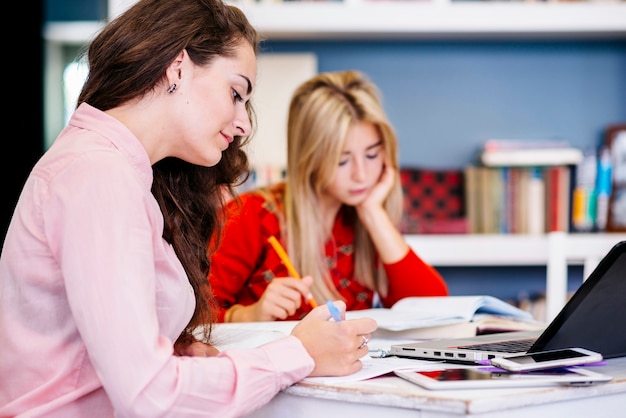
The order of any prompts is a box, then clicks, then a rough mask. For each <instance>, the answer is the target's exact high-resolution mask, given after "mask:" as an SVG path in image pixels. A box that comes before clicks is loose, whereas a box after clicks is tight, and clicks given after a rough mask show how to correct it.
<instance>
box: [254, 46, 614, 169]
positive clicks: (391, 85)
mask: <svg viewBox="0 0 626 418" xmlns="http://www.w3.org/2000/svg"><path fill="white" fill-rule="evenodd" d="M265 50H266V51H268V52H313V53H315V54H316V55H317V57H318V62H319V71H334V70H344V69H357V70H361V71H363V72H365V73H367V74H368V75H369V76H370V77H371V78H372V80H373V81H374V82H375V83H376V84H377V85H378V86H379V87H380V89H381V91H382V93H383V98H384V101H385V108H386V110H387V112H388V114H389V117H390V119H391V121H392V122H393V124H394V126H395V127H396V130H397V132H398V136H399V138H400V149H401V155H400V162H401V164H402V165H404V166H421V167H439V168H455V167H463V166H464V165H466V164H468V163H470V162H472V161H473V158H474V157H475V154H476V152H477V150H478V149H479V148H480V146H481V144H482V143H483V141H484V140H485V139H488V138H493V137H497V138H515V139H566V140H568V141H570V143H571V144H572V145H574V146H578V147H580V148H582V149H585V148H587V147H592V146H597V145H598V144H599V142H600V140H601V137H602V133H603V130H604V129H605V128H606V126H607V125H609V124H612V123H616V122H625V121H626V41H612V42H611V41H604V42H600V41H597V42H593V41H588V42H566V41H561V42H540V41H535V42H528V41H525V42H522V41H520V42H497V41H492V42H486V41H483V42H480V41H473V42H443V41H442V42H436V41H430V42H420V41H377V42H361V41H341V42H339V41H324V42H320V41H314V42H309V41H306V42H303V41H299V42H286V41H280V42H278V41H272V42H270V41H268V42H266V44H265Z"/></svg>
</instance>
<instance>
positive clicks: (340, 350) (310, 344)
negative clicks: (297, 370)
mask: <svg viewBox="0 0 626 418" xmlns="http://www.w3.org/2000/svg"><path fill="white" fill-rule="evenodd" d="M331 305H332V307H331ZM345 311H346V304H345V302H343V301H341V300H337V301H331V302H327V303H326V304H325V305H323V306H319V307H317V308H315V309H313V310H312V311H311V312H309V314H308V315H307V316H305V317H304V318H303V319H301V320H300V322H299V323H298V324H297V325H296V326H295V327H294V329H293V331H292V332H291V335H293V336H295V337H297V338H298V339H300V341H301V342H302V344H303V345H304V347H305V349H306V350H307V352H308V353H309V354H310V355H311V357H312V358H313V360H314V361H315V368H314V370H313V372H311V374H310V376H343V375H347V374H351V373H355V372H357V371H359V370H360V369H361V368H362V366H363V363H362V362H361V358H363V357H364V356H366V355H367V354H368V352H369V349H368V347H367V341H369V338H370V337H371V335H372V333H373V332H374V331H375V330H376V327H377V324H376V321H375V320H373V319H372V318H358V319H350V320H346V319H344V318H345ZM333 313H334V316H335V318H332V316H333ZM331 318H332V319H331ZM337 319H339V321H338V322H335V321H336V320H337Z"/></svg>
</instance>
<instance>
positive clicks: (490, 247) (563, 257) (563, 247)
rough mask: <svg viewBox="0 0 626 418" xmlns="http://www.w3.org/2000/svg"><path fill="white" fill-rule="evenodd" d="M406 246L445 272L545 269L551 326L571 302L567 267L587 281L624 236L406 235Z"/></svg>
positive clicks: (612, 234)
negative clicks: (448, 268) (472, 268)
mask: <svg viewBox="0 0 626 418" xmlns="http://www.w3.org/2000/svg"><path fill="white" fill-rule="evenodd" d="M405 238H406V240H407V243H408V244H409V245H410V246H411V248H413V250H414V251H415V252H416V253H417V254H418V255H419V256H420V257H421V258H422V259H423V260H424V261H426V262H427V263H429V264H432V265H433V266H435V267H444V266H527V265H537V266H543V265H545V266H546V270H547V271H546V318H547V320H548V321H550V320H551V319H552V318H554V317H555V316H556V314H557V313H558V312H559V311H560V310H561V308H562V307H563V306H564V305H565V302H566V299H567V278H568V277H567V266H569V265H582V266H583V267H584V269H583V277H584V278H587V277H588V276H589V275H590V274H591V272H592V271H593V269H594V268H595V267H596V266H597V265H598V263H599V262H600V260H601V259H602V257H604V255H606V253H608V252H609V250H610V249H611V248H612V247H613V246H614V245H615V244H617V243H618V242H620V241H625V240H626V233H607V234H566V233H563V232H552V233H549V234H546V235H516V234H476V235H472V234H461V235H406V236H405Z"/></svg>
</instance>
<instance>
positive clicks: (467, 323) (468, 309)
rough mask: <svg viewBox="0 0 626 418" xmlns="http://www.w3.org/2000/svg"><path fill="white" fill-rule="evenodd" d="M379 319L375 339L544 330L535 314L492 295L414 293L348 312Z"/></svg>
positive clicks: (442, 336) (361, 316)
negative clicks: (389, 304)
mask: <svg viewBox="0 0 626 418" xmlns="http://www.w3.org/2000/svg"><path fill="white" fill-rule="evenodd" d="M363 317H369V318H373V319H375V320H376V322H377V323H378V329H377V330H376V331H375V332H374V336H375V337H376V338H384V339H431V338H445V337H468V336H473V335H477V334H483V333H490V332H504V331H523V330H537V329H543V328H544V327H545V325H544V324H543V323H541V322H539V321H536V320H535V319H534V318H533V316H532V314H531V313H530V312H528V311H525V310H522V309H520V308H518V307H516V306H514V305H512V304H510V303H508V302H505V301H503V300H501V299H498V298H496V297H493V296H486V295H473V296H412V297H407V298H404V299H402V300H400V301H398V302H396V303H395V304H394V305H393V306H392V307H391V308H372V309H363V310H358V311H349V312H347V313H346V318H348V319H350V318H363Z"/></svg>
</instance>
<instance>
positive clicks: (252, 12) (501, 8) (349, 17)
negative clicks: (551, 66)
mask: <svg viewBox="0 0 626 418" xmlns="http://www.w3.org/2000/svg"><path fill="white" fill-rule="evenodd" d="M129 3H132V0H116V1H115V0H110V6H109V7H110V12H111V16H115V15H116V14H118V13H119V12H121V11H123V10H124V9H125V8H126V7H128V5H129ZM233 3H234V4H237V5H238V6H239V7H240V8H241V9H242V10H243V11H244V13H245V14H246V16H248V19H250V22H251V23H252V24H253V25H254V26H255V27H256V28H257V29H258V30H259V31H260V32H261V34H262V35H263V36H264V37H265V38H266V39H269V40H297V39H300V40H302V39H318V40H319V39H476V38H481V39H484V38H486V39H510V38H522V39H533V38H537V39H554V38H565V39H626V2H625V1H621V2H617V1H611V0H606V1H596V2H575V3H570V2H559V3H555V2H537V3H524V2H521V1H520V2H511V1H503V2H496V1H484V2H478V1H477V2H450V1H449V0H433V1H426V0H395V1H393V0H392V1H380V2H378V1H367V0H347V1H345V2H316V1H286V2H285V1H283V2H272V1H265V2H259V3H257V2H253V1H252V0H240V1H233ZM100 27H102V23H101V22H72V23H49V24H47V25H46V27H45V28H44V34H43V35H44V39H46V40H48V41H53V42H66V43H86V42H88V41H89V40H90V38H91V36H92V35H93V34H94V33H95V32H96V31H97V30H99V28H100Z"/></svg>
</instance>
